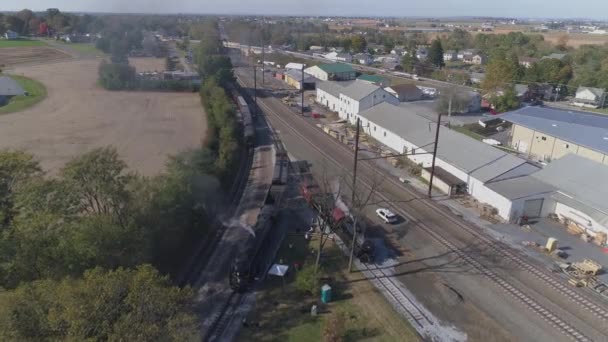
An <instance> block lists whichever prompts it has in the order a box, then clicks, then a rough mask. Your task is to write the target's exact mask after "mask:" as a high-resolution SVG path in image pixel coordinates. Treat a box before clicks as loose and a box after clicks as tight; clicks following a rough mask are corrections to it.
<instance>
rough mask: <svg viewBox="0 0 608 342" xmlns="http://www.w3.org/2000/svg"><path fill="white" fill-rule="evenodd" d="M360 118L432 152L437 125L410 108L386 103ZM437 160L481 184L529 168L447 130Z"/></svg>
mask: <svg viewBox="0 0 608 342" xmlns="http://www.w3.org/2000/svg"><path fill="white" fill-rule="evenodd" d="M359 115H360V116H362V117H363V118H365V119H367V120H369V121H370V122H373V123H374V124H376V125H378V126H380V127H383V129H386V130H387V131H390V132H392V133H394V134H396V135H397V136H400V137H402V138H403V139H405V140H407V141H409V142H411V143H412V144H414V145H416V146H418V147H419V148H421V149H424V150H426V151H431V150H432V147H433V142H434V140H435V127H436V125H435V123H434V122H432V121H430V120H428V119H426V118H423V117H422V116H418V115H416V114H415V113H413V112H411V111H410V110H408V109H407V107H399V106H394V105H391V104H389V103H386V102H383V103H381V104H378V105H376V106H374V107H371V108H369V109H367V110H365V111H363V112H361V113H359ZM437 157H438V158H439V159H441V160H443V161H444V162H446V163H449V164H451V165H453V166H454V167H456V168H459V169H460V170H462V171H464V172H466V173H467V174H469V175H470V176H472V177H474V178H476V179H478V180H480V181H482V182H488V181H490V180H492V179H495V178H497V177H498V176H500V175H503V174H505V173H507V172H509V171H511V170H514V169H516V168H519V167H520V166H524V167H528V166H529V165H530V164H528V163H527V162H526V161H525V160H524V159H521V158H519V157H516V156H514V155H512V154H509V153H506V152H504V151H502V150H499V149H497V148H495V147H492V146H490V145H487V144H484V143H482V142H481V141H478V140H475V139H473V138H470V137H468V136H466V135H464V134H461V133H458V132H455V131H452V130H450V129H449V128H446V127H442V128H441V130H440V132H439V146H438V150H437ZM533 169H534V168H530V170H533ZM530 172H531V171H530Z"/></svg>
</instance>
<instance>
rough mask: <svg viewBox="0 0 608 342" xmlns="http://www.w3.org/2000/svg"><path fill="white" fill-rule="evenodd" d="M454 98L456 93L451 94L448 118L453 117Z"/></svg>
mask: <svg viewBox="0 0 608 342" xmlns="http://www.w3.org/2000/svg"><path fill="white" fill-rule="evenodd" d="M453 98H454V94H450V99H449V100H448V120H449V119H450V118H451V117H452V99H453Z"/></svg>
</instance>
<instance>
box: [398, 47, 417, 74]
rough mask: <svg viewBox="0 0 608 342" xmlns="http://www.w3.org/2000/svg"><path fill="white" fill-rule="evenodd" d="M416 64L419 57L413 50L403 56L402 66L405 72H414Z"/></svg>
mask: <svg viewBox="0 0 608 342" xmlns="http://www.w3.org/2000/svg"><path fill="white" fill-rule="evenodd" d="M416 64H418V58H417V57H416V52H415V51H413V50H412V51H411V52H410V53H408V54H406V55H405V56H403V57H402V58H401V67H402V68H403V71H405V72H414V68H415V67H416Z"/></svg>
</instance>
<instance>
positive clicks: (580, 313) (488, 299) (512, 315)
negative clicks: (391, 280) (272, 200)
mask: <svg viewBox="0 0 608 342" xmlns="http://www.w3.org/2000/svg"><path fill="white" fill-rule="evenodd" d="M237 74H238V75H239V76H241V77H242V78H243V79H245V80H246V82H248V83H249V84H252V78H251V77H252V75H251V74H250V73H249V68H248V69H237ZM258 84H260V82H259V81H258ZM259 103H260V105H261V107H262V110H264V112H265V113H266V114H267V116H268V118H269V120H270V122H271V124H272V125H273V127H275V129H276V130H277V131H278V132H279V135H280V137H281V140H282V141H283V143H284V144H285V146H286V147H287V150H288V151H289V153H290V154H293V155H295V156H296V157H297V158H298V159H302V160H308V161H310V162H311V163H312V165H313V172H316V173H317V174H321V173H324V174H327V175H329V176H330V177H331V176H335V177H338V176H341V175H343V174H344V173H345V172H349V171H348V169H347V168H348V167H350V165H351V164H352V151H351V149H350V148H348V147H346V146H344V145H342V144H340V143H338V142H337V141H335V140H334V139H332V138H330V137H329V136H328V135H326V134H324V133H323V132H322V131H321V130H320V129H318V128H317V127H315V126H314V125H313V123H312V122H310V121H307V119H305V118H302V117H300V116H298V115H296V114H294V113H293V112H292V111H291V110H289V109H288V108H287V107H285V106H284V105H283V104H282V103H281V102H280V100H278V99H275V98H273V97H267V98H262V99H260V100H259ZM361 164H362V165H361V166H360V169H359V170H360V173H359V175H360V179H361V180H362V182H367V183H372V182H373V179H378V178H381V179H382V178H384V179H385V180H384V183H383V184H381V187H380V188H381V191H380V192H381V196H377V198H376V199H375V201H377V203H382V202H389V203H385V204H384V205H387V206H391V207H392V208H393V209H394V210H395V211H397V212H399V213H403V214H402V215H404V216H409V217H411V221H410V222H409V223H408V224H407V227H401V228H403V229H405V230H406V231H407V238H406V239H403V240H401V241H398V243H399V244H401V245H400V246H397V248H402V249H406V250H409V251H410V252H412V251H413V253H414V254H415V257H416V258H418V259H421V258H433V260H434V262H431V263H426V264H425V267H427V268H430V269H437V267H440V266H441V265H442V263H444V262H445V260H444V259H446V258H442V257H441V255H445V253H448V254H449V251H446V250H445V248H443V247H441V246H438V244H437V242H436V241H434V240H433V239H430V238H429V236H428V234H425V233H424V231H423V229H418V228H419V227H422V225H424V226H425V227H428V228H429V229H432V230H433V231H435V232H437V233H438V234H441V235H442V236H444V237H445V238H446V239H449V240H450V241H451V242H452V243H453V244H455V245H456V246H457V247H458V248H460V249H461V250H462V251H465V253H467V254H468V255H470V256H471V257H473V258H475V260H478V261H479V262H481V263H482V264H483V265H484V266H486V267H488V268H490V269H492V270H493V271H494V272H495V273H497V274H498V275H499V276H501V277H503V278H505V279H508V280H509V281H510V283H511V284H513V286H515V287H516V288H518V289H521V291H524V292H525V294H527V295H528V296H529V297H531V298H534V299H535V300H536V301H537V302H538V303H539V304H540V305H542V306H544V307H545V308H547V309H548V310H550V311H551V312H553V313H554V314H555V315H556V316H557V317H559V318H560V319H561V320H563V321H564V322H567V323H568V324H569V325H570V326H572V327H575V328H576V329H577V330H579V331H581V332H582V333H583V334H584V335H586V336H588V337H589V338H591V339H592V340H600V341H601V340H606V339H608V325H607V324H606V321H605V320H601V319H599V318H598V317H596V316H595V315H593V314H592V313H591V312H589V311H587V310H584V309H583V308H581V307H578V306H576V305H573V303H572V302H571V301H570V300H568V299H566V298H565V297H563V296H562V295H561V294H559V293H558V292H557V291H555V290H554V289H552V288H550V287H548V286H547V285H546V284H545V283H543V282H541V281H540V280H538V279H537V278H535V277H534V276H532V275H531V274H530V273H529V272H527V271H525V270H522V269H521V268H520V267H518V266H517V265H513V264H512V263H510V262H509V261H508V260H505V259H503V258H498V257H497V256H496V255H495V253H493V252H492V251H491V250H488V249H486V247H487V246H486V244H487V243H486V242H485V241H481V240H480V239H479V238H478V237H476V236H473V235H472V234H471V233H469V232H467V231H465V230H463V229H461V227H459V225H458V224H455V221H456V222H458V223H459V224H464V225H468V223H467V222H464V221H462V220H461V219H459V218H456V217H454V216H452V215H450V216H451V217H450V218H449V219H448V218H447V217H446V215H445V212H446V209H445V208H443V207H438V206H437V204H436V203H434V202H429V200H428V199H425V198H423V197H421V196H420V195H416V194H413V193H411V192H409V191H407V190H406V189H405V188H404V187H403V185H401V184H399V183H397V182H395V181H394V180H391V179H387V178H386V175H385V174H382V173H381V174H378V173H377V172H376V168H374V167H373V166H371V165H367V164H366V163H361ZM438 211H440V212H443V213H444V214H439V213H438ZM397 229H399V228H396V229H390V228H388V229H386V233H387V234H389V235H390V234H394V233H395V230H397ZM412 242H413V244H412ZM448 259H449V258H448ZM410 261H411V260H410ZM448 262H449V260H448ZM404 273H405V274H408V270H407V269H406V270H404ZM403 281H404V282H405V283H406V285H408V286H410V285H412V286H413V287H414V288H416V287H417V288H418V290H419V292H418V294H420V297H421V298H422V300H423V302H424V303H425V305H428V306H429V307H430V308H431V309H432V310H434V309H436V311H440V312H438V313H437V314H438V315H439V316H440V317H442V318H444V319H446V320H449V321H451V322H454V324H456V325H457V326H459V327H460V328H462V329H463V330H465V331H466V332H467V333H468V334H469V336H470V337H477V338H478V339H479V340H483V339H484V336H485V337H486V338H487V337H488V335H484V330H486V332H485V333H486V334H487V329H488V327H495V328H496V329H498V330H497V335H495V337H497V336H498V338H496V339H497V340H502V339H512V338H515V339H519V340H536V341H539V340H551V341H558V340H568V338H567V337H566V336H565V335H563V334H562V333H560V332H559V331H556V329H554V328H553V327H552V326H551V325H549V324H548V323H547V322H546V321H545V320H543V319H541V318H540V317H539V316H538V315H536V314H534V313H533V312H532V311H530V310H527V309H526V307H524V306H523V305H522V304H521V303H520V302H517V301H516V300H514V299H513V298H512V297H510V296H508V295H506V294H505V293H504V291H503V290H502V289H501V288H499V287H498V286H496V284H494V283H493V282H491V281H490V280H488V279H485V278H484V277H480V276H479V274H475V272H473V271H472V270H471V269H470V268H468V269H467V268H466V267H464V266H460V267H459V268H456V269H454V270H453V272H447V271H446V272H442V273H441V275H440V280H435V282H446V283H447V284H448V285H449V286H451V287H453V288H456V289H458V291H459V292H460V293H461V294H462V295H463V296H464V298H466V299H467V304H466V307H463V308H450V310H449V311H450V312H445V311H448V310H447V309H446V307H445V305H442V303H437V298H438V296H437V294H436V293H429V288H432V286H431V285H430V284H428V283H427V284H426V286H420V284H419V283H416V282H415V281H413V280H412V277H411V276H410V277H407V276H406V277H404V278H403ZM425 300H426V301H425ZM442 306H443V307H442ZM441 311H443V312H441ZM463 313H471V315H472V316H471V317H474V316H473V314H476V315H477V316H475V317H485V321H483V322H484V324H482V325H480V324H479V322H480V320H476V319H473V320H471V319H468V318H467V317H462V316H463ZM493 336H494V335H493ZM473 339H476V338H473Z"/></svg>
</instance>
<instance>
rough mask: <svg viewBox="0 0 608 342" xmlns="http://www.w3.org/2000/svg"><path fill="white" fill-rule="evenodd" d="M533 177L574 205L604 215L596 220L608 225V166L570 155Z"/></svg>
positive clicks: (552, 163)
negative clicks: (550, 186)
mask: <svg viewBox="0 0 608 342" xmlns="http://www.w3.org/2000/svg"><path fill="white" fill-rule="evenodd" d="M532 177H534V178H536V179H538V180H541V181H543V182H545V183H547V184H549V185H552V186H554V187H556V188H557V189H558V190H559V191H560V192H561V193H562V195H563V196H565V197H567V198H570V199H571V200H572V201H575V202H579V203H580V204H583V205H586V206H589V207H591V208H593V209H595V210H598V211H601V212H603V215H601V216H600V217H597V220H598V221H602V220H603V221H604V223H607V224H608V201H606V198H607V197H608V182H607V181H606V180H607V179H608V166H607V165H604V164H601V163H598V162H595V161H593V160H590V159H587V158H585V157H581V156H579V155H576V154H572V153H570V154H567V155H565V156H563V157H562V158H560V159H558V160H555V161H553V162H551V163H549V165H547V166H546V167H545V168H544V169H542V170H541V171H538V172H536V173H534V174H532ZM563 196H562V197H563Z"/></svg>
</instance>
